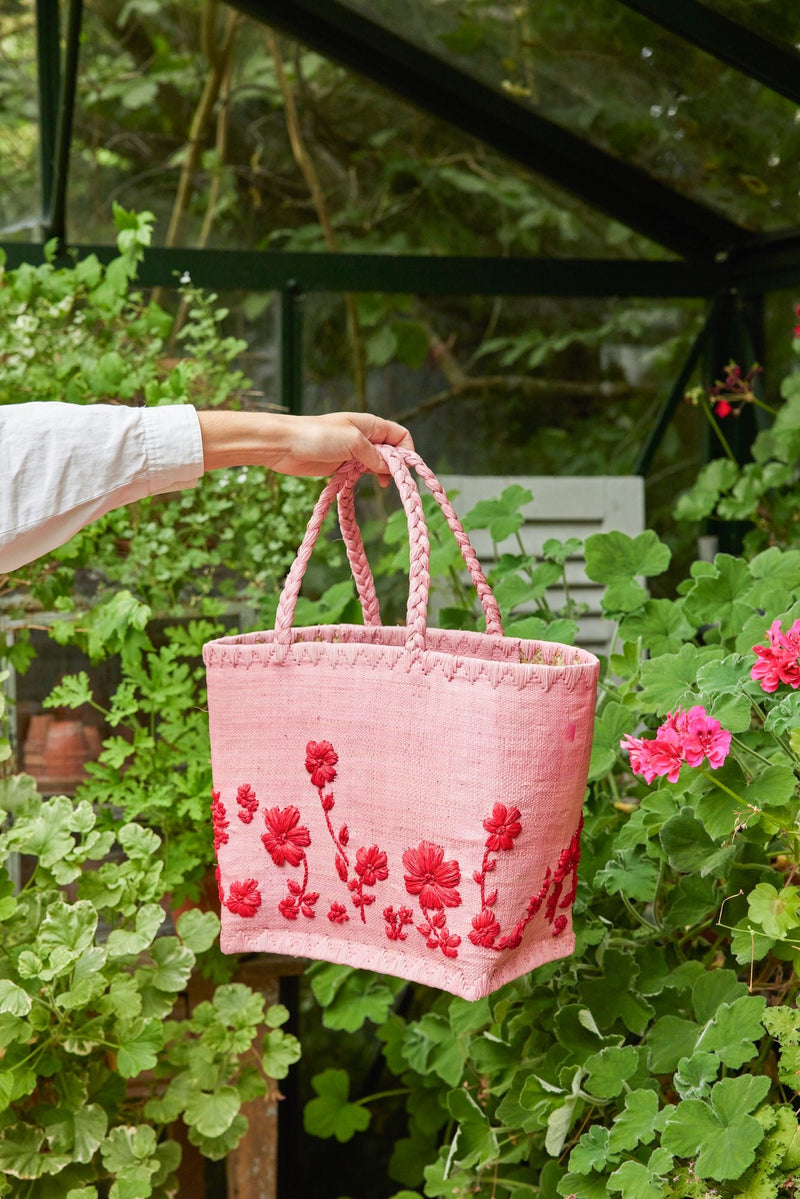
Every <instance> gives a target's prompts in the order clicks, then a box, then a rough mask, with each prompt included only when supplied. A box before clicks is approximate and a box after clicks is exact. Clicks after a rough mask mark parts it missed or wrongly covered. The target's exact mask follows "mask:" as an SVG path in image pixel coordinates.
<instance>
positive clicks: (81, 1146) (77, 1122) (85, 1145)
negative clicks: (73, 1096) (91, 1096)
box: [72, 1103, 108, 1164]
mask: <svg viewBox="0 0 800 1199" xmlns="http://www.w3.org/2000/svg"><path fill="white" fill-rule="evenodd" d="M72 1123H73V1141H72V1153H73V1157H74V1158H75V1161H76V1162H82V1163H84V1164H88V1163H89V1162H90V1161H91V1160H92V1158H93V1157H94V1155H95V1153H96V1152H97V1150H98V1149H99V1148H100V1145H101V1143H102V1141H103V1139H104V1138H105V1135H106V1132H107V1131H108V1116H107V1115H106V1113H105V1111H104V1109H103V1108H102V1107H100V1105H99V1104H97V1103H90V1104H89V1105H88V1106H87V1107H84V1108H83V1109H82V1110H81V1111H79V1112H75V1114H74V1116H73V1117H72Z"/></svg>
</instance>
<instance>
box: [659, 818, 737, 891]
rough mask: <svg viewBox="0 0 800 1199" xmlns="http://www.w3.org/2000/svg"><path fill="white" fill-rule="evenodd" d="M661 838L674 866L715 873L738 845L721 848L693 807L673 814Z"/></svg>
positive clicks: (683, 870) (688, 870)
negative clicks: (693, 810)
mask: <svg viewBox="0 0 800 1199" xmlns="http://www.w3.org/2000/svg"><path fill="white" fill-rule="evenodd" d="M659 841H660V842H661V846H662V849H663V850H664V853H665V854H666V857H667V861H668V862H669V864H670V866H672V868H673V870H680V871H682V872H683V873H686V874H688V873H691V872H692V871H694V870H699V872H700V874H701V875H703V876H705V875H707V874H715V873H717V872H719V871H720V870H721V868H722V867H723V866H724V865H725V864H726V863H727V862H728V860H729V859H730V858H731V856H732V854H733V852H734V847H733V846H728V847H725V848H723V849H720V848H719V846H718V845H716V844H715V843H714V842H713V841H712V840H711V838H710V837H709V835H708V833H707V832H706V830H705V829H704V828H703V826H702V824H701V823H700V821H699V820H698V819H697V818H696V817H695V815H694V813H693V812H692V810H691V808H689V809H687V810H685V811H683V812H678V814H677V815H676V816H672V817H671V818H670V819H669V820H668V821H667V823H666V824H665V825H664V827H663V828H662V830H661V832H660V833H659Z"/></svg>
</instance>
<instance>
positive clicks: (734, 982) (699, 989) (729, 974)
mask: <svg viewBox="0 0 800 1199" xmlns="http://www.w3.org/2000/svg"><path fill="white" fill-rule="evenodd" d="M747 993H748V992H747V984H746V983H743V982H739V979H738V978H737V977H736V974H735V973H734V971H733V970H705V971H704V972H703V973H702V974H700V975H698V977H697V979H696V981H695V983H694V986H693V987H692V1006H693V1008H694V1014H695V1018H696V1019H697V1020H699V1021H700V1022H701V1023H702V1022H703V1021H705V1020H711V1019H712V1018H713V1017H714V1016H715V1014H716V1013H717V1012H719V1010H720V1008H721V1007H722V1005H723V1004H726V1003H734V1002H735V1001H736V1000H737V999H739V998H740V997H741V996H744V995H747Z"/></svg>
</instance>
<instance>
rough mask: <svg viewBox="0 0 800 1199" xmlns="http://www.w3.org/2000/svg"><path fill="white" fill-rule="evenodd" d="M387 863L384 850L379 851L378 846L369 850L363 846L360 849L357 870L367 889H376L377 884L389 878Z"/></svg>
mask: <svg viewBox="0 0 800 1199" xmlns="http://www.w3.org/2000/svg"><path fill="white" fill-rule="evenodd" d="M387 862H388V859H387V857H386V854H385V853H384V852H383V850H382V849H378V847H377V845H372V846H370V848H369V849H365V848H363V846H362V848H361V849H359V851H358V853H357V854H356V867H355V869H356V874H358V875H360V876H361V881H362V882H363V884H364V886H365V887H374V886H375V884H376V882H383V881H384V879H386V878H388V877H389V867H388V865H387Z"/></svg>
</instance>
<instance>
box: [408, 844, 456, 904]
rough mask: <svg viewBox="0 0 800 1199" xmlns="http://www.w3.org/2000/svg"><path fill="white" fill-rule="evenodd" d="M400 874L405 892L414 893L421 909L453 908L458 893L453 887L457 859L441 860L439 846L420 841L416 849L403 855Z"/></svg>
mask: <svg viewBox="0 0 800 1199" xmlns="http://www.w3.org/2000/svg"><path fill="white" fill-rule="evenodd" d="M403 865H404V866H405V868H406V870H407V871H408V874H406V875H404V878H405V884H406V890H407V891H408V893H409V895H418V896H419V902H420V904H421V905H422V907H423V908H442V907H445V908H457V907H458V905H459V904H460V903H461V896H460V895H459V893H458V891H457V890H456V887H457V886H458V884H459V883H460V882H461V871H460V869H459V866H458V862H455V861H451V862H445V861H444V850H443V849H442V847H441V845H433V844H432V843H431V842H430V841H421V842H420V844H419V845H418V846H417V848H416V849H407V850H406V852H405V853H404V854H403Z"/></svg>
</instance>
